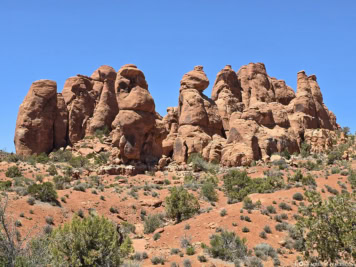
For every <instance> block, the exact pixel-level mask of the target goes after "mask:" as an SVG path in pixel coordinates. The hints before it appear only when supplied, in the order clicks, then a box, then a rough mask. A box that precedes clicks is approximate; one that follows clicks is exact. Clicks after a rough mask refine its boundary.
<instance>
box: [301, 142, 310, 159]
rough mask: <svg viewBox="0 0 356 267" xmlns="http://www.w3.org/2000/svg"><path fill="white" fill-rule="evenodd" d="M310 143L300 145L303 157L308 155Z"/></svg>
mask: <svg viewBox="0 0 356 267" xmlns="http://www.w3.org/2000/svg"><path fill="white" fill-rule="evenodd" d="M310 148H311V147H310V145H309V144H307V143H302V144H301V146H300V155H301V156H302V157H303V158H305V157H308V156H309V155H310Z"/></svg>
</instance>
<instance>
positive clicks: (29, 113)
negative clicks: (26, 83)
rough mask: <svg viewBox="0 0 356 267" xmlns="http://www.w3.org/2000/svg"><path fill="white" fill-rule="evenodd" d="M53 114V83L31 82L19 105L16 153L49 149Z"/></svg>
mask: <svg viewBox="0 0 356 267" xmlns="http://www.w3.org/2000/svg"><path fill="white" fill-rule="evenodd" d="M56 117H57V84H56V82H54V81H50V80H39V81H35V82H34V83H32V85H31V88H30V90H29V92H28V94H27V95H26V97H25V100H24V101H23V103H22V104H21V106H20V108H19V113H18V116H17V121H16V131H15V147H16V153H18V154H21V155H31V154H33V153H37V154H40V153H42V152H45V153H49V152H51V150H52V149H53V146H54V142H53V141H54V124H55V119H56Z"/></svg>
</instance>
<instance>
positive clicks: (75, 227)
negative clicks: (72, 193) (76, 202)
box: [49, 216, 133, 266]
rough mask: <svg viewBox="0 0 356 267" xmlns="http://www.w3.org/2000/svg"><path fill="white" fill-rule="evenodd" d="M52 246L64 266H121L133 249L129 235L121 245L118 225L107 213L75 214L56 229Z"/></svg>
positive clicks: (54, 256)
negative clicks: (101, 214) (83, 215)
mask: <svg viewBox="0 0 356 267" xmlns="http://www.w3.org/2000/svg"><path fill="white" fill-rule="evenodd" d="M51 239H52V240H53V242H51V243H50V246H49V249H50V252H51V254H52V256H53V260H54V262H56V264H58V265H60V266H119V265H120V263H121V258H123V257H127V256H128V254H130V253H132V252H133V248H132V242H131V241H130V239H129V238H128V237H126V238H125V240H124V242H123V243H122V244H121V245H120V243H119V235H118V232H117V231H116V226H115V225H114V224H113V223H112V222H111V221H109V220H108V219H106V218H104V217H99V216H88V217H86V218H84V219H80V218H78V217H74V218H73V219H72V221H71V222H69V223H66V224H64V225H63V226H60V227H59V228H57V229H55V230H54V231H53V232H52V234H51Z"/></svg>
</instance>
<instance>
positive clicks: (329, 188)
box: [325, 184, 339, 195]
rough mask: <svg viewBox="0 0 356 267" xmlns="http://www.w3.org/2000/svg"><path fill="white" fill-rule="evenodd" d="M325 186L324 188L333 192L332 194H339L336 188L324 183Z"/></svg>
mask: <svg viewBox="0 0 356 267" xmlns="http://www.w3.org/2000/svg"><path fill="white" fill-rule="evenodd" d="M325 187H326V190H328V192H329V193H331V194H334V195H338V194H339V191H337V189H335V188H332V187H331V186H329V185H327V184H326V185H325Z"/></svg>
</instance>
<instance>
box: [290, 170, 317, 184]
mask: <svg viewBox="0 0 356 267" xmlns="http://www.w3.org/2000/svg"><path fill="white" fill-rule="evenodd" d="M288 181H289V182H300V183H302V184H303V185H316V182H315V179H314V178H313V176H312V175H311V174H310V173H308V174H307V175H306V176H304V175H303V174H302V171H301V170H297V171H296V172H295V173H294V174H293V176H292V177H288Z"/></svg>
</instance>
